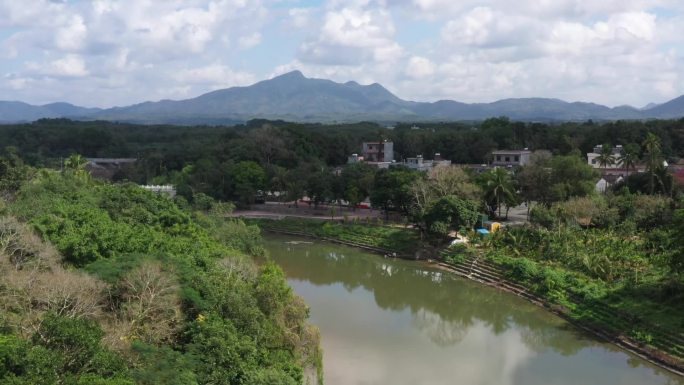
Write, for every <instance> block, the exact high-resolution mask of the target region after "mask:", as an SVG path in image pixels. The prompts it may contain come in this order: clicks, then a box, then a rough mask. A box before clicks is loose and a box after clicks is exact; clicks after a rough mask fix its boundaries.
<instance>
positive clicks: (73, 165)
mask: <svg viewBox="0 0 684 385" xmlns="http://www.w3.org/2000/svg"><path fill="white" fill-rule="evenodd" d="M86 163H88V161H87V160H86V159H85V158H84V157H83V156H81V155H79V154H71V155H70V156H69V157H68V158H66V159H65V160H64V167H65V168H66V169H67V170H72V171H79V170H83V169H84V168H85V165H86Z"/></svg>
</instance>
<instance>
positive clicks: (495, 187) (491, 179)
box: [482, 167, 516, 218]
mask: <svg viewBox="0 0 684 385" xmlns="http://www.w3.org/2000/svg"><path fill="white" fill-rule="evenodd" d="M482 188H483V190H484V193H485V199H486V200H487V202H491V203H493V202H496V208H497V210H498V217H499V218H501V206H502V203H504V202H505V203H506V204H507V205H510V203H511V202H514V201H515V200H516V199H515V198H516V196H515V194H516V192H515V186H514V184H513V177H512V176H511V174H510V173H509V172H508V171H507V170H505V169H503V168H500V167H497V168H494V169H492V170H490V171H489V172H487V173H485V174H483V179H482Z"/></svg>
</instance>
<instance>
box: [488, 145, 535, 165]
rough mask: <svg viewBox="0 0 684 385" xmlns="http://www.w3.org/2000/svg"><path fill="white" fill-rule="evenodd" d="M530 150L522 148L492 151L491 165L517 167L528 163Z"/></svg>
mask: <svg viewBox="0 0 684 385" xmlns="http://www.w3.org/2000/svg"><path fill="white" fill-rule="evenodd" d="M530 155H532V151H529V150H528V149H524V150H498V151H494V152H492V165H493V166H499V167H518V166H524V165H526V164H528V163H530Z"/></svg>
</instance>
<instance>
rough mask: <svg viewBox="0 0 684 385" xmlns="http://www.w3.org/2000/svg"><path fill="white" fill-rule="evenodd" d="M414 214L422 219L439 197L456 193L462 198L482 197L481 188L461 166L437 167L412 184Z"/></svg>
mask: <svg viewBox="0 0 684 385" xmlns="http://www.w3.org/2000/svg"><path fill="white" fill-rule="evenodd" d="M410 191H411V194H412V197H413V204H414V207H413V213H412V215H413V216H414V217H416V218H417V221H420V220H421V219H420V218H421V217H422V215H424V214H425V212H426V210H427V209H428V208H429V207H430V206H431V205H432V204H433V203H434V202H435V201H436V200H438V199H440V198H442V197H445V196H448V195H454V196H458V197H459V198H461V199H470V200H473V201H476V200H478V199H480V188H479V187H478V186H477V185H476V184H475V183H473V182H472V181H471V178H470V176H469V175H468V174H467V173H466V172H465V171H464V170H463V169H462V168H460V167H436V168H433V169H432V170H430V171H429V172H428V174H427V177H426V178H417V179H416V180H415V181H414V182H413V183H412V185H411V189H410Z"/></svg>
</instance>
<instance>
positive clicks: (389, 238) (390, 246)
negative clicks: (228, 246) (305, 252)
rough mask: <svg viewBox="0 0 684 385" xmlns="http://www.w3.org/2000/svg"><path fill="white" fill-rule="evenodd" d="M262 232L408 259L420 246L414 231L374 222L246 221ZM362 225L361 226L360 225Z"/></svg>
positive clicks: (292, 219) (291, 219) (293, 219)
mask: <svg viewBox="0 0 684 385" xmlns="http://www.w3.org/2000/svg"><path fill="white" fill-rule="evenodd" d="M249 222H250V223H255V224H258V225H259V227H260V228H263V229H265V230H274V231H284V232H291V233H300V234H304V235H310V236H314V237H319V238H328V239H334V240H340V241H344V242H348V243H350V244H355V245H360V246H368V247H372V248H378V249H382V250H385V251H388V252H395V253H397V254H398V255H409V256H412V255H413V254H414V253H415V252H416V251H417V250H418V248H419V247H420V238H419V237H418V234H417V233H416V232H415V231H412V230H410V229H405V228H403V227H395V226H381V225H380V224H379V223H378V220H370V219H369V220H368V221H354V222H350V223H340V222H330V221H320V220H310V219H295V218H287V219H281V220H269V219H250V220H249ZM364 222H365V223H364Z"/></svg>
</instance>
